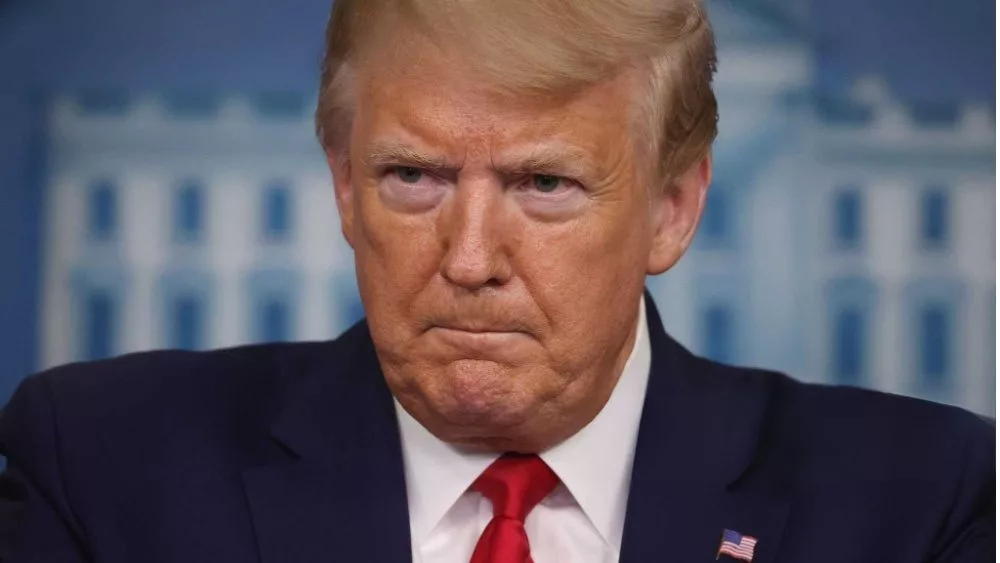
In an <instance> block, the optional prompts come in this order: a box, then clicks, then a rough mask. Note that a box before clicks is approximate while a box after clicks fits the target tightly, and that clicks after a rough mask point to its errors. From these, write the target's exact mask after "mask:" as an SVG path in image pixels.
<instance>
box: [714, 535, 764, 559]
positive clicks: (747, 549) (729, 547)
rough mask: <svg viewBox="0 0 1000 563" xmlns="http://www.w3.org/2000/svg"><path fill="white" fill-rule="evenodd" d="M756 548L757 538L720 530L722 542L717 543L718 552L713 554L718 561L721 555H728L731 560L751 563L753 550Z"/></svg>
mask: <svg viewBox="0 0 1000 563" xmlns="http://www.w3.org/2000/svg"><path fill="white" fill-rule="evenodd" d="M755 547H757V538H754V537H750V536H744V535H743V534H741V533H739V532H734V531H733V530H722V541H721V542H720V543H719V551H718V553H716V554H715V559H716V560H718V559H719V558H720V557H722V556H723V555H728V556H730V557H732V558H733V559H739V560H740V561H746V562H747V563H750V562H751V561H753V550H754V548H755Z"/></svg>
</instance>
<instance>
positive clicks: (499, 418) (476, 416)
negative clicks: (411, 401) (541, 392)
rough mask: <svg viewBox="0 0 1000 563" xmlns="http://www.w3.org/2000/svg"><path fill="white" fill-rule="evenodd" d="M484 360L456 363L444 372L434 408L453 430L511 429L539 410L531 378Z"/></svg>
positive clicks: (436, 389) (434, 396)
mask: <svg viewBox="0 0 1000 563" xmlns="http://www.w3.org/2000/svg"><path fill="white" fill-rule="evenodd" d="M520 371H521V370H515V369H511V368H509V367H505V366H501V365H499V364H496V363H493V362H489V361H482V360H461V361H458V362H453V363H452V364H451V365H449V366H448V367H446V368H445V369H443V370H442V372H443V373H442V374H441V375H440V376H443V378H444V379H445V381H444V382H443V383H444V385H435V386H434V387H435V391H436V392H435V393H434V394H433V395H432V396H431V397H429V398H430V399H431V403H432V404H431V405H429V406H431V408H432V409H433V410H435V411H437V414H438V416H439V417H440V418H442V419H443V420H444V421H446V422H447V423H448V424H449V425H451V426H456V427H457V426H463V427H466V428H469V429H483V430H487V429H490V428H508V427H511V426H516V425H518V424H522V423H524V422H525V421H526V420H527V419H528V418H529V416H530V414H531V413H532V412H533V411H534V410H535V408H534V407H535V406H536V405H535V404H534V401H533V400H532V395H531V387H529V386H527V385H525V384H524V383H525V381H530V379H531V377H530V376H531V374H528V373H518V372H520ZM440 376H439V377H440Z"/></svg>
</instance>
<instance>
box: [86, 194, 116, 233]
mask: <svg viewBox="0 0 1000 563" xmlns="http://www.w3.org/2000/svg"><path fill="white" fill-rule="evenodd" d="M87 230H88V233H89V235H90V237H91V238H92V239H93V240H98V241H108V240H111V239H112V238H114V236H115V234H116V231H117V230H118V201H117V194H116V193H115V187H114V185H112V184H111V182H109V181H106V180H102V181H98V182H95V183H94V184H93V185H91V187H90V194H89V201H88V203H87Z"/></svg>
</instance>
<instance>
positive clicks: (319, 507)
mask: <svg viewBox="0 0 1000 563" xmlns="http://www.w3.org/2000/svg"><path fill="white" fill-rule="evenodd" d="M342 339H346V342H345V343H344V344H346V345H347V346H344V347H345V348H346V347H350V348H353V355H350V354H345V355H344V356H343V357H341V358H339V361H338V359H336V358H331V357H327V358H325V359H324V360H323V361H317V362H314V365H313V366H312V367H311V368H310V373H309V374H308V375H307V376H306V377H305V379H304V380H303V381H302V382H301V383H300V384H299V385H298V386H297V388H296V389H294V391H293V393H292V395H291V396H290V397H289V399H288V400H287V401H285V402H284V404H283V407H282V410H281V412H280V414H279V416H278V418H277V421H276V423H275V424H274V425H273V426H272V428H271V441H270V443H269V444H268V446H266V447H265V453H264V454H263V455H262V457H264V458H265V459H264V461H263V462H261V463H257V464H254V465H253V466H251V467H248V468H246V469H245V470H244V472H243V481H244V486H245V489H246V493H247V499H248V503H249V506H250V511H251V514H252V516H253V522H254V527H255V532H256V535H257V542H258V548H259V550H260V554H261V561H262V563H307V562H308V563H318V562H338V561H380V562H382V561H385V562H390V563H391V562H400V563H402V562H408V561H410V549H411V548H410V535H409V513H408V508H407V502H406V485H405V478H404V473H403V460H402V454H401V451H400V440H399V433H398V427H397V423H396V417H395V411H394V408H393V403H392V396H391V394H390V392H389V389H388V387H387V386H386V385H385V381H384V379H383V377H382V374H381V371H380V370H379V368H378V362H377V359H376V356H375V352H374V349H373V347H372V344H371V339H370V336H369V335H368V331H367V329H366V328H365V327H364V326H363V325H359V326H358V327H355V328H354V329H352V330H351V331H350V332H349V333H348V334H346V335H345V336H344V337H342ZM339 345H340V343H338V346H339ZM338 364H339V365H338ZM288 377H294V376H293V375H292V374H288Z"/></svg>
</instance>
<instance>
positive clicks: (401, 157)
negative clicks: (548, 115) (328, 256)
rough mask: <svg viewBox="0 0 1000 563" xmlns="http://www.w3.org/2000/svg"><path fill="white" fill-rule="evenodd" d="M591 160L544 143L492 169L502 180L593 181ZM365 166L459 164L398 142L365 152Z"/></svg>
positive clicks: (448, 167) (438, 167)
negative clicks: (546, 177) (559, 178)
mask: <svg viewBox="0 0 1000 563" xmlns="http://www.w3.org/2000/svg"><path fill="white" fill-rule="evenodd" d="M593 160H594V157H593V156H592V155H591V154H590V152H588V151H586V150H584V149H583V148H580V147H578V146H575V145H572V144H567V143H563V142H545V143H539V144H536V145H531V146H527V147H524V148H519V149H515V150H513V151H510V152H508V154H506V155H503V156H502V157H501V158H497V159H495V160H494V161H493V163H492V166H491V168H492V169H493V171H495V172H497V173H498V174H500V175H503V176H516V175H523V174H552V175H554V176H571V177H579V178H593V177H594V176H595V174H596V172H597V171H596V169H595V166H594V164H593ZM364 161H365V163H366V164H367V165H368V166H370V167H372V168H381V167H387V166H413V167H415V168H423V169H426V170H432V171H457V170H458V169H459V168H461V164H460V163H458V162H456V161H454V160H451V159H449V158H448V157H445V156H438V155H430V154H424V153H422V152H421V151H420V150H418V149H416V148H414V147H412V146H410V145H407V144H405V143H398V142H376V143H374V144H372V145H371V146H370V147H369V148H368V150H367V151H366V152H365V156H364Z"/></svg>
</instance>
